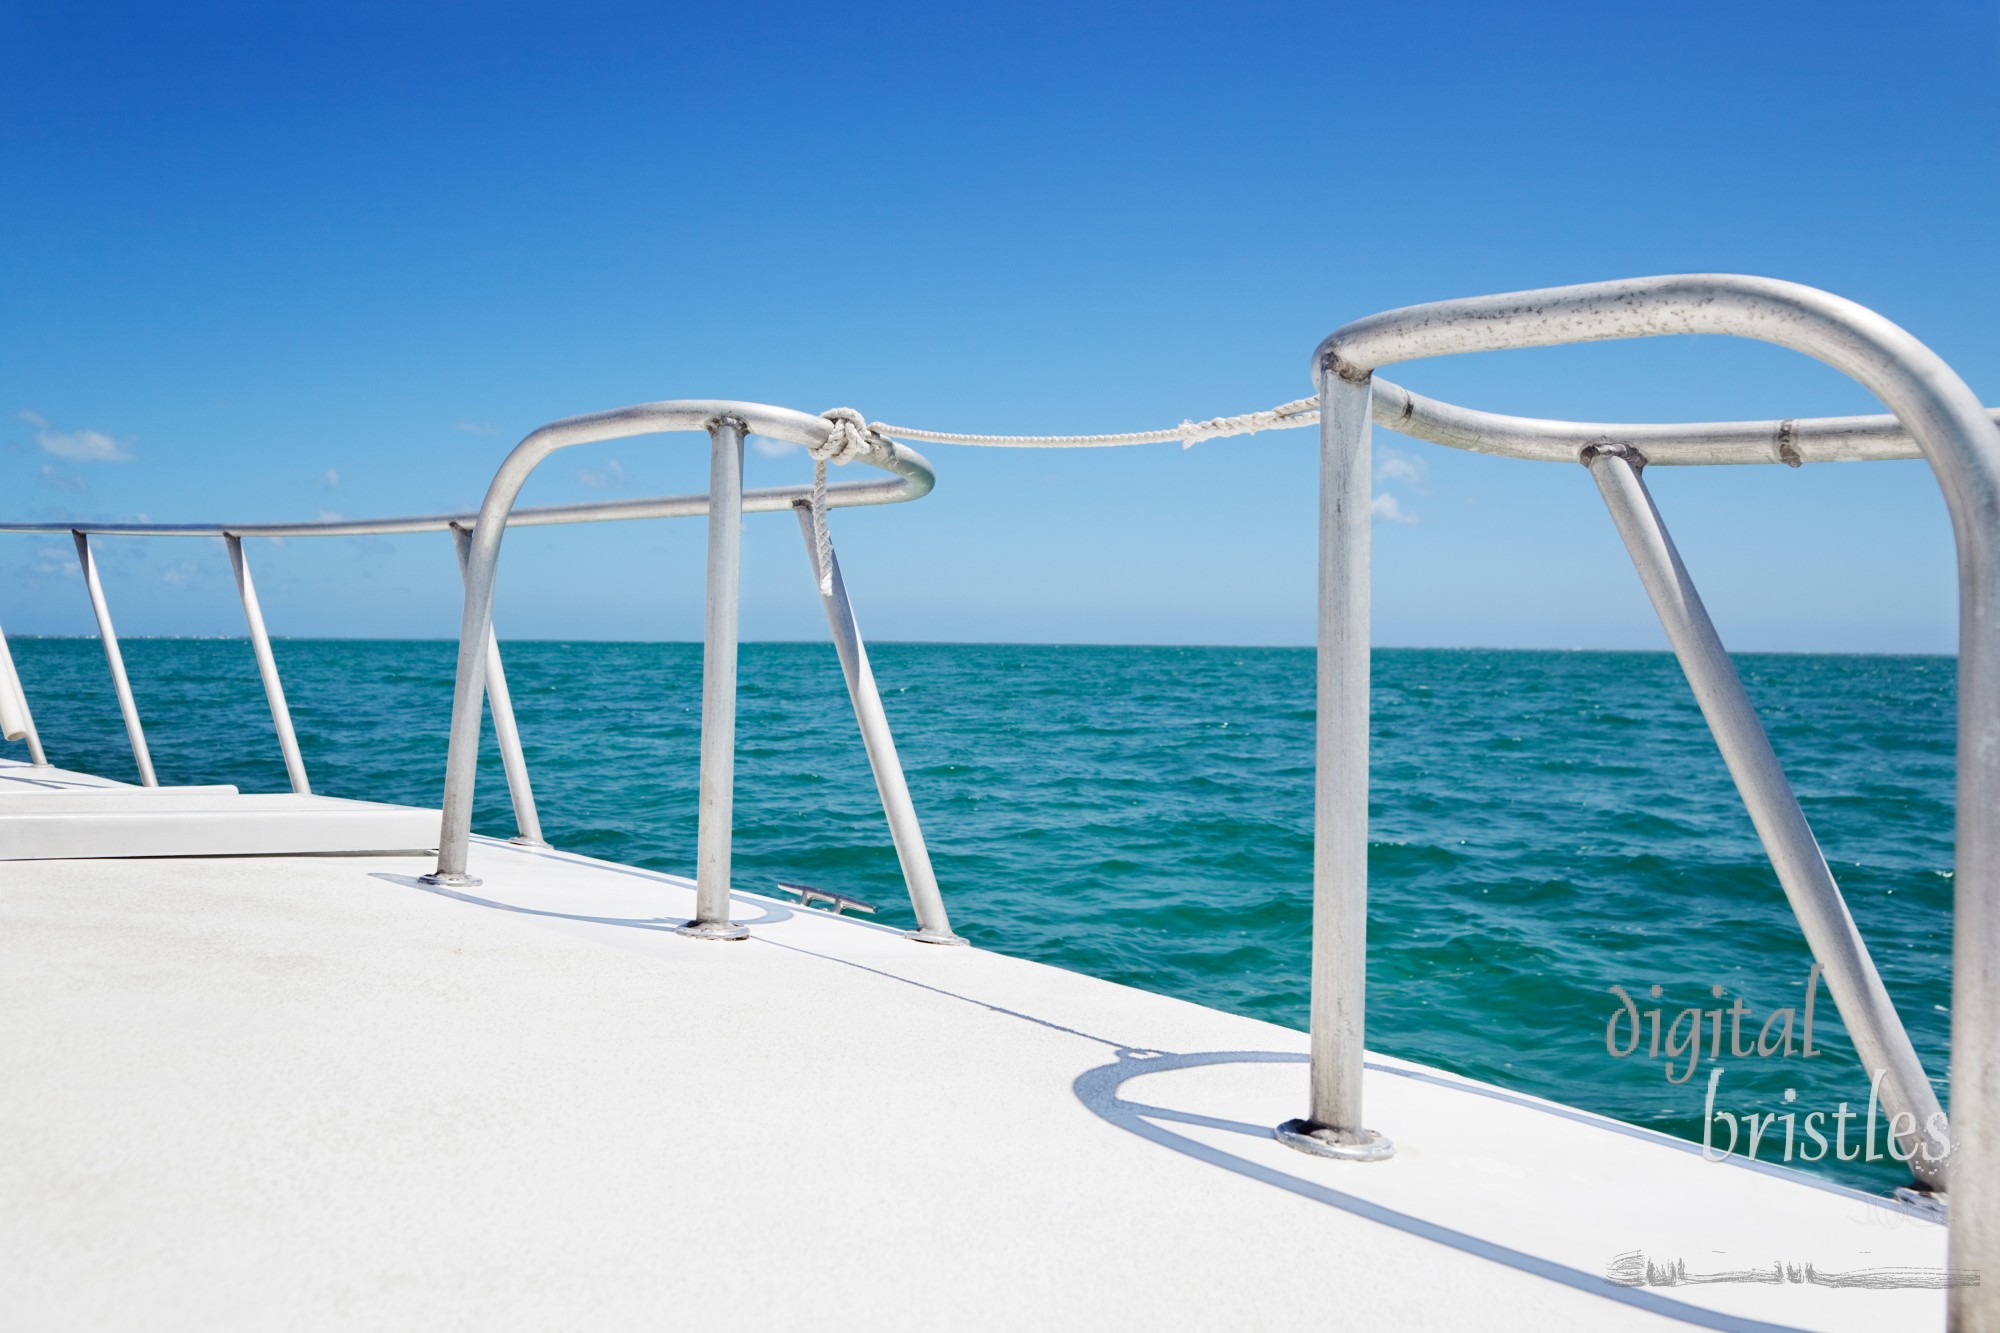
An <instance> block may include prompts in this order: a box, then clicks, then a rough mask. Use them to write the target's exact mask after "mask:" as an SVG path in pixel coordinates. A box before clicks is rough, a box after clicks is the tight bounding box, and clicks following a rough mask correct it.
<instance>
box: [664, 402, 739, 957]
mask: <svg viewBox="0 0 2000 1333" xmlns="http://www.w3.org/2000/svg"><path fill="white" fill-rule="evenodd" d="M747 433H748V427H746V426H745V425H744V423H743V422H742V421H741V420H739V419H738V418H736V417H731V416H722V417H717V418H716V419H715V420H714V421H712V422H710V423H709V426H708V435H709V440H710V444H711V448H710V454H709V469H708V599H707V610H706V615H705V617H704V620H705V624H704V628H703V636H702V654H701V809H700V813H699V816H698V818H697V823H696V830H695V838H696V847H695V908H694V920H692V921H690V922H688V923H687V924H686V925H684V926H682V927H681V928H680V933H681V934H683V935H690V936H693V937H695V938H697V939H705V940H740V939H744V938H746V937H747V936H748V935H749V934H750V932H749V931H748V930H747V929H746V928H744V927H743V926H739V925H737V924H736V923H735V922H733V921H731V920H730V919H729V852H730V838H731V835H732V831H733V821H734V818H735V796H736V624H737V607H738V601H739V599H740V596H741V593H742V587H741V574H742V565H743V437H744V435H745V434H747Z"/></svg>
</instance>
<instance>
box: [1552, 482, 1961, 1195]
mask: <svg viewBox="0 0 2000 1333" xmlns="http://www.w3.org/2000/svg"><path fill="white" fill-rule="evenodd" d="M1583 462H1584V465H1585V466H1586V467H1588V468H1589V469H1590V475H1591V477H1592V478H1593V479H1594V480H1595V481H1596V482H1597V489H1598V490H1599V491H1600V492H1602V493H1603V496H1604V504H1605V507H1606V508H1607V509H1609V510H1610V511H1611V519H1612V521H1613V522H1614V523H1616V524H1617V525H1618V535H1619V536H1620V537H1622V538H1623V539H1624V541H1625V549H1626V550H1627V551H1629V552H1630V553H1631V555H1632V563H1633V565H1634V566H1636V567H1637V569H1638V571H1639V581H1640V582H1641V583H1643V584H1644V585H1645V587H1646V595H1647V596H1648V597H1649V598H1651V599H1652V603H1653V609H1654V610H1655V611H1656V612H1658V613H1659V617H1660V624H1661V625H1662V626H1663V627H1664V628H1665V629H1666V631H1667V639H1668V641H1669V642H1670V643H1671V644H1672V645H1673V649H1674V655H1675V656H1676V657H1678V658H1679V659H1680V664H1681V670H1682V671H1683V672H1684V673H1685V674H1686V676H1687V679H1688V684H1689V685H1690V686H1692V687H1693V689H1694V697H1695V702H1696V703H1697V704H1699V705H1700V706H1701V713H1702V716H1703V717H1704V718H1705V719H1707V721H1708V729H1709V731H1710V732H1711V733H1712V734H1713V735H1714V736H1715V743H1716V746H1717V747H1718V748H1719V749H1720V750H1721V751H1722V758H1723V762H1724V763H1726V764H1727V765H1728V766H1729V775H1730V777H1732V778H1734V779H1735V781H1736V790H1737V791H1738V792H1740V793H1741V794H1742V796H1743V804H1744V806H1745V807H1746V808H1747V809H1748V810H1749V812H1750V820H1751V823H1753V824H1755V825H1756V828H1757V836H1758V837H1759V838H1760V839H1762V840H1763V843H1764V850H1765V852H1766V854H1768V855H1769V856H1770V858H1771V868H1772V869H1773V870H1775V871H1776V872H1777V874H1778V883H1779V884H1780V885H1782V886H1783V888H1784V891H1785V897H1786V898H1787V899H1789V900H1790V902H1791V905H1792V912H1793V914H1794V915H1795V916H1797V917H1798V921H1799V927H1800V929H1801V930H1803V931H1804V932H1805V937H1806V943H1807V944H1808V945H1810V946H1811V947H1812V952H1813V957H1814V958H1815V959H1817V960H1818V961H1819V963H1820V966H1821V967H1822V968H1824V969H1825V972H1826V988H1827V991H1828V993H1829V994H1831V995H1832V996H1833V1002H1834V1004H1835V1005H1836V1006H1837V1007H1838V1008H1839V1010H1840V1021H1841V1022H1842V1023H1843V1024H1845V1025H1846V1027H1847V1035H1848V1036H1849V1037H1850V1038H1851V1039H1852V1040H1853V1042H1854V1049H1855V1053H1856V1054H1858V1055H1859V1056H1860V1057H1861V1067H1862V1068H1863V1069H1864V1070H1865V1071H1867V1073H1868V1075H1869V1078H1870V1080H1871V1083H1870V1086H1871V1087H1873V1086H1874V1084H1873V1080H1874V1079H1875V1077H1876V1076H1877V1074H1878V1073H1879V1074H1880V1076H1881V1097H1882V1110H1883V1114H1884V1115H1885V1116H1886V1117H1887V1118H1888V1120H1889V1123H1890V1124H1891V1125H1894V1124H1895V1122H1896V1118H1897V1116H1898V1115H1899V1114H1908V1115H1909V1117H1910V1129H1909V1131H1908V1132H1907V1133H1903V1134H1897V1133H1895V1132H1894V1130H1893V1129H1892V1130H1891V1131H1890V1135H1891V1137H1892V1138H1894V1139H1895V1140H1896V1141H1897V1142H1899V1143H1901V1144H1902V1146H1903V1149H1904V1151H1905V1152H1907V1153H1909V1154H1910V1156H1909V1166H1910V1172H1911V1174H1912V1175H1914V1176H1915V1177H1916V1178H1917V1180H1918V1181H1919V1182H1921V1183H1922V1184H1923V1185H1924V1187H1925V1188H1927V1189H1932V1190H1941V1189H1943V1188H1944V1178H1945V1159H1946V1158H1947V1157H1948V1156H1949V1155H1950V1152H1951V1139H1950V1136H1949V1134H1948V1133H1947V1132H1946V1124H1945V1118H1944V1110H1943V1108H1941V1107H1940V1106H1939V1105H1938V1099H1937V1093H1936V1092H1935V1091H1933V1090H1932V1088H1931V1084H1930V1080H1929V1079H1928V1078H1926V1077H1925V1076H1924V1067H1923V1063H1922V1061H1920V1060H1919V1059H1918V1058H1917V1052H1916V1048H1915V1047H1914V1046H1912V1045H1911V1044H1910V1034H1909V1033H1908V1032H1907V1031H1906V1030H1905V1029H1904V1027H1903V1022H1902V1020H1901V1019H1900V1018H1898V1017H1897V1015H1896V1007H1895V1005H1894V1004H1893V1003H1891V1002H1890V999H1889V992H1888V990H1887V988H1885V987H1884V986H1883V984H1882V977H1881V974H1880V973H1878V972H1877V971H1876V970H1875V960H1874V959H1873V958H1871V957H1870V956H1869V954H1868V946H1867V945H1866V944H1865V943H1863V941H1862V939H1861V932H1860V931H1859V930H1858V929H1856V927H1855V925H1854V917H1853V915H1852V914H1851V913H1850V912H1849V911H1848V910H1847V902H1846V900H1845V899H1843V898H1842V897H1841V896H1840V887H1839V885H1837V884H1835V883H1834V879H1833V872H1832V871H1831V870H1829V869H1828V868H1827V864H1826V856H1825V855H1824V854H1823V853H1822V852H1821V851H1820V847H1819V842H1818V841H1817V840H1816V839H1815V838H1814V837H1813V832H1812V828H1811V826H1810V825H1809V824H1807V823H1806V817H1805V812H1804V811H1803V810H1801V809H1800V808H1799V798H1798V796H1797V795H1796V794H1795V793H1794V792H1793V791H1792V784H1791V783H1790V782H1789V781H1787V780H1786V778H1785V770H1784V768H1783V766H1782V765H1780V764H1779V763H1778V756H1777V754H1776V752H1775V751H1773V750H1772V749H1771V740H1770V737H1769V736H1767V735H1766V734H1765V732H1764V726H1763V724H1762V723H1761V722H1760V721H1758V718H1757V712H1756V710H1755V709H1754V708H1752V707H1751V705H1750V696H1749V695H1748V694H1746V693H1745V692H1744V689H1743V680H1742V678H1741V677H1740V676H1738V675H1737V674H1736V665H1735V663H1733V662H1731V661H1730V660H1729V653H1728V652H1727V651H1726V650H1725V649H1724V648H1723V646H1722V637H1721V635H1719V634H1717V633H1716V631H1715V623H1714V622H1713V621H1712V620H1710V619H1709V617H1708V608H1707V607H1705V606H1703V605H1702V600H1701V594H1700V593H1699V592H1697V591H1696V590H1695V586H1694V581H1693V580H1692V579H1690V578H1689V577H1688V572H1687V568H1686V566H1684V565H1683V564H1682V563H1681V557H1680V552H1679V551H1678V550H1676V549H1675V547H1674V540H1673V537H1672V536H1671V535H1669V534H1668V532H1667V527H1666V524H1665V522H1663V521H1662V520H1661V518H1660V511H1659V509H1658V508H1657V507H1656V506H1655V505H1654V504H1653V497H1652V494H1651V492H1650V491H1648V490H1647V488H1646V483H1645V481H1644V480H1643V479H1642V478H1641V476H1640V473H1641V471H1642V470H1643V469H1644V467H1645V460H1644V458H1643V457H1640V456H1638V455H1637V454H1635V453H1634V452H1633V451H1632V450H1630V449H1626V448H1624V447H1622V446H1615V445H1614V446H1596V445H1593V446H1591V447H1589V448H1586V449H1585V450H1584V451H1583ZM1920 1149H1921V1150H1920Z"/></svg>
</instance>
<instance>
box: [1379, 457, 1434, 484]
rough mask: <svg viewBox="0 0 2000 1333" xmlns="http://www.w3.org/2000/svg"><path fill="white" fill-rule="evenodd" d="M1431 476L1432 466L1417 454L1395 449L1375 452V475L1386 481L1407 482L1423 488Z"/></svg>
mask: <svg viewBox="0 0 2000 1333" xmlns="http://www.w3.org/2000/svg"><path fill="white" fill-rule="evenodd" d="M1430 474H1431V466H1430V464H1429V463H1426V462H1425V461H1424V460H1423V459H1421V458H1418V457H1417V456H1416V455H1415V454H1406V453H1402V452H1399V451H1398V450H1395V449H1378V450H1376V452H1375V475H1376V476H1378V477H1380V478H1382V480H1384V481H1406V482H1409V483H1410V484H1411V485H1412V486H1421V485H1422V484H1423V482H1424V479H1425V478H1427V477H1429V476H1430Z"/></svg>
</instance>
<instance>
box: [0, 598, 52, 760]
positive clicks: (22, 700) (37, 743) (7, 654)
mask: <svg viewBox="0 0 2000 1333" xmlns="http://www.w3.org/2000/svg"><path fill="white" fill-rule="evenodd" d="M0 671H5V672H6V673H7V679H8V680H9V681H11V682H12V689H13V692H14V702H15V703H17V704H19V705H20V706H21V730H22V733H23V734H22V739H23V740H25V741H27V742H28V760H29V762H30V763H32V764H34V765H35V766H36V767H37V768H47V767H48V766H49V757H48V755H46V754H44V753H43V752H42V736H41V733H40V732H38V731H36V730H35V715H34V713H33V711H32V710H30V709H29V707H28V689H27V687H26V686H25V685H23V684H22V683H21V673H20V671H19V669H18V668H16V667H15V665H14V653H13V650H12V649H10V648H9V647H8V646H7V632H6V631H5V630H0Z"/></svg>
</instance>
